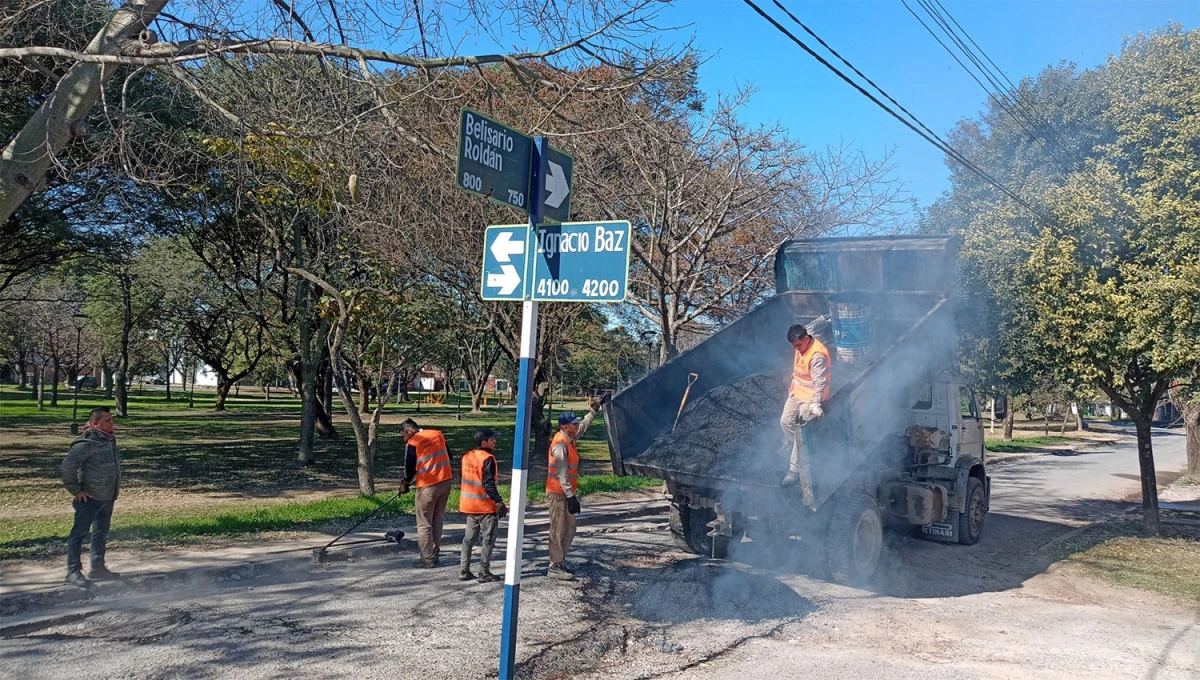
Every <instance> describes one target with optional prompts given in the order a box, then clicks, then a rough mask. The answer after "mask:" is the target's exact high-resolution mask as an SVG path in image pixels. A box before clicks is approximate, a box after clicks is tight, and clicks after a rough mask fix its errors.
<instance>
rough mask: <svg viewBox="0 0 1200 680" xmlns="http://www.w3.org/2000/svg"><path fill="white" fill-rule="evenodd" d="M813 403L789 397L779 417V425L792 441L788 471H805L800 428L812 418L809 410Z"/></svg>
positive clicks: (802, 438) (802, 439)
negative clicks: (803, 468) (802, 465)
mask: <svg viewBox="0 0 1200 680" xmlns="http://www.w3.org/2000/svg"><path fill="white" fill-rule="evenodd" d="M811 405H812V403H811V402H807V401H796V400H795V399H793V398H792V397H788V399H787V403H785V404H784V405H783V415H782V416H781V417H780V418H779V427H781V428H782V429H783V433H784V434H785V435H786V436H787V439H788V441H790V442H791V443H792V457H791V459H790V460H789V461H788V471H790V472H796V473H799V472H802V471H803V470H802V468H801V464H802V463H803V461H804V437H801V436H800V428H802V427H804V426H805V424H807V423H808V421H810V420H812V416H811V415H810V414H809V412H808V408H809V406H811Z"/></svg>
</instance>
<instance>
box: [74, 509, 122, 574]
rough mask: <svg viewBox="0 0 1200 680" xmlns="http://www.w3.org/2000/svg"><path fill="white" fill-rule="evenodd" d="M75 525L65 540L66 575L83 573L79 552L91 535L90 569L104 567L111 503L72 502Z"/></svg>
mask: <svg viewBox="0 0 1200 680" xmlns="http://www.w3.org/2000/svg"><path fill="white" fill-rule="evenodd" d="M72 505H74V506H75V525H74V526H72V527H71V536H70V538H68V539H67V573H68V574H69V573H72V572H77V571H83V562H82V560H81V559H80V552H81V551H82V550H83V542H84V541H86V540H88V536H89V534H90V535H91V540H90V543H91V550H92V569H95V568H96V567H103V566H104V548H105V546H107V545H108V525H109V523H110V522H111V521H112V511H113V501H101V500H97V499H95V498H89V499H87V500H86V501H83V502H80V501H74V502H73V503H72Z"/></svg>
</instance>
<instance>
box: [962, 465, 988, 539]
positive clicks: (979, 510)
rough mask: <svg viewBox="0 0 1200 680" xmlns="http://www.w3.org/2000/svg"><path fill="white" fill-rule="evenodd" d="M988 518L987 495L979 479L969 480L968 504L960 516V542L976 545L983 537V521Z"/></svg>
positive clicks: (972, 478) (971, 478) (970, 478)
mask: <svg viewBox="0 0 1200 680" xmlns="http://www.w3.org/2000/svg"><path fill="white" fill-rule="evenodd" d="M986 518H987V494H986V493H985V492H984V490H983V482H981V481H979V478H977V477H969V478H968V479H967V502H966V506H965V507H964V508H963V511H962V512H960V513H959V514H958V542H959V543H961V544H962V545H975V544H976V543H978V542H979V539H980V538H982V537H983V521H984V519H986Z"/></svg>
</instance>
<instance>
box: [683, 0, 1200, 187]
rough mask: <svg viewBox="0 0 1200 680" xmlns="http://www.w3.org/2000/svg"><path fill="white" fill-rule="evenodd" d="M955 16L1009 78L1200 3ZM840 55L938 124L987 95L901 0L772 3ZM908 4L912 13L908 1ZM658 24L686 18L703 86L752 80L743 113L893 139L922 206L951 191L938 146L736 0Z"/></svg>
mask: <svg viewBox="0 0 1200 680" xmlns="http://www.w3.org/2000/svg"><path fill="white" fill-rule="evenodd" d="M942 1H943V5H944V6H945V7H946V9H948V10H949V11H950V13H951V14H953V16H954V18H955V19H957V20H958V22H959V24H961V25H962V27H963V28H964V29H965V30H966V31H967V32H968V33H969V34H970V35H971V37H973V38H974V39H975V41H976V42H977V43H979V45H980V47H982V48H983V49H984V51H986V52H987V54H988V56H990V57H991V58H992V59H993V60H995V62H996V63H997V64H998V65H999V66H1000V67H1001V68H1002V69H1003V70H1004V72H1005V73H1006V74H1007V75H1008V77H1009V78H1011V79H1012V80H1013V81H1014V82H1017V81H1018V79H1019V78H1021V77H1024V76H1027V75H1033V74H1036V73H1037V72H1038V71H1039V70H1041V69H1042V68H1043V67H1045V66H1047V65H1049V64H1054V63H1058V62H1060V61H1064V60H1065V61H1072V62H1075V63H1076V64H1078V65H1079V66H1081V67H1091V66H1095V65H1098V64H1102V63H1103V62H1104V60H1105V59H1106V57H1107V56H1108V55H1109V54H1113V53H1116V52H1119V51H1120V49H1121V40H1122V37H1123V36H1125V35H1133V34H1136V33H1138V32H1139V31H1149V30H1152V29H1154V28H1155V27H1157V26H1161V25H1163V24H1165V23H1167V22H1169V21H1177V22H1180V23H1182V24H1183V25H1184V26H1185V27H1187V28H1195V27H1196V26H1197V25H1200V0H1186V1H1175V0H1137V1H1125V2H1110V1H1107V0H1084V1H1081V0H1051V1H1034V0H1023V1H1019V2H961V1H954V0H942ZM755 2H756V4H758V5H759V6H760V7H762V8H763V9H764V10H766V11H768V12H769V13H771V14H772V15H774V16H776V17H777V20H778V21H779V22H780V23H781V24H783V25H785V26H787V27H788V29H789V30H792V31H793V32H794V33H796V34H797V35H798V36H799V37H801V38H803V39H806V40H805V41H806V42H809V43H810V44H813V46H814V48H816V47H817V46H816V45H815V43H813V41H811V40H807V36H806V35H805V34H803V32H802V31H801V30H800V29H799V27H798V26H795V24H792V23H791V22H790V20H789V19H787V17H786V16H785V15H784V14H783V13H782V12H779V11H778V10H777V9H776V8H775V7H774V5H773V4H772V3H771V0H755ZM780 2H782V3H783V4H784V5H785V6H787V7H788V9H789V10H791V12H792V13H793V14H795V15H796V16H797V17H798V18H799V19H800V20H801V21H803V22H805V23H806V24H808V26H809V27H810V28H812V29H813V31H815V32H816V33H817V34H818V35H820V36H821V37H822V38H824V39H825V41H826V42H827V43H829V44H830V46H832V47H833V48H834V49H836V50H838V51H839V52H840V53H841V54H842V56H844V57H846V58H847V59H848V60H850V62H851V63H853V64H854V65H855V66H857V67H858V68H859V69H860V70H862V71H863V72H864V73H865V74H866V75H867V76H869V77H870V78H871V79H872V80H874V81H875V82H876V83H878V84H879V85H880V86H881V87H883V88H884V89H885V90H887V91H888V92H889V93H890V94H891V95H892V96H893V97H895V98H896V99H897V100H898V101H899V102H900V103H901V104H904V105H905V106H906V107H907V108H908V109H909V110H910V111H912V112H913V113H914V114H916V115H917V117H919V118H920V119H921V120H923V121H924V122H925V124H927V125H928V126H929V127H930V128H932V129H933V130H935V131H937V132H939V133H942V132H945V131H947V130H949V129H950V128H951V127H953V126H954V124H955V123H956V122H957V121H959V120H960V119H962V118H964V117H972V116H974V115H976V114H977V113H978V112H979V110H980V109H981V108H982V106H983V102H984V101H985V97H986V95H985V94H984V93H983V91H982V90H981V89H980V88H979V86H978V85H977V84H976V83H975V82H974V81H973V80H971V79H970V77H969V76H968V75H967V74H966V73H965V72H964V71H963V70H962V69H961V68H960V67H959V66H958V64H956V63H955V62H954V61H953V60H952V58H951V57H950V55H949V54H947V53H946V51H945V50H943V49H942V47H941V46H939V45H938V44H937V43H936V42H934V40H933V38H932V37H931V36H930V35H929V34H928V33H927V32H926V31H925V29H924V28H922V27H921V25H920V24H919V23H917V20H916V19H914V18H913V17H912V15H911V14H909V13H908V11H907V10H906V9H905V8H904V6H903V5H902V4H901V2H900V0H841V1H837V2H834V1H814V0H780ZM909 4H910V5H912V6H913V7H914V9H917V11H920V10H919V8H918V7H917V5H916V3H915V2H913V1H912V0H910V2H909ZM663 19H664V21H663V23H664V24H672V25H676V26H683V25H685V24H690V26H688V27H687V28H685V29H684V30H685V31H688V32H691V33H693V34H694V35H695V39H696V46H697V47H698V48H699V49H701V50H702V51H704V52H705V53H706V54H707V55H708V57H709V60H708V62H707V63H706V64H705V65H704V66H703V68H702V70H701V83H700V84H701V87H702V88H703V89H704V90H705V91H706V92H709V93H710V94H711V93H715V92H716V91H718V90H720V91H732V90H734V89H735V88H736V87H738V86H739V85H746V84H750V85H754V86H755V87H756V88H757V89H758V93H757V95H756V96H755V97H754V99H753V100H752V101H751V102H750V104H749V105H748V106H747V108H746V109H745V110H744V115H743V118H744V119H745V120H747V121H750V122H763V123H770V122H774V121H779V122H781V123H782V124H783V125H784V126H786V127H787V128H788V129H789V130H790V134H791V135H792V136H793V137H794V138H796V139H798V140H800V141H803V142H804V143H806V144H808V145H809V146H810V147H816V148H821V147H823V146H825V145H828V144H838V143H839V141H840V140H847V141H850V142H853V143H854V144H856V145H858V146H860V147H862V148H863V149H865V150H866V151H867V152H868V153H871V154H881V153H883V152H884V150H885V149H888V148H891V147H895V158H894V161H895V165H896V169H895V177H896V178H897V179H899V180H901V181H902V182H904V183H905V184H906V185H907V187H908V188H909V190H910V191H911V192H912V194H913V195H914V196H915V197H916V198H917V199H918V200H919V202H920V204H921V205H922V206H925V205H928V204H929V203H931V202H932V201H933V200H934V199H936V198H937V197H938V195H939V194H940V193H941V192H942V191H943V190H944V189H946V188H947V181H946V179H947V171H946V167H945V165H944V164H943V162H942V155H941V153H940V152H938V151H937V150H936V149H934V148H933V147H932V146H930V145H929V144H928V143H927V142H925V141H924V140H922V139H921V138H920V137H918V136H917V135H916V134H915V133H913V132H911V131H910V130H908V129H907V128H905V127H904V126H903V125H901V124H900V123H899V122H898V121H896V120H895V119H893V118H891V117H890V116H889V115H888V114H887V113H886V112H884V111H883V110H881V109H879V108H877V107H876V106H875V105H874V104H872V103H871V102H870V101H869V100H867V99H866V98H865V97H863V96H862V95H861V94H859V93H858V92H856V91H855V90H853V89H851V88H850V86H849V85H847V84H845V83H844V82H842V81H841V80H839V79H838V78H837V77H836V76H835V75H834V74H833V73H831V72H830V71H828V70H826V69H825V67H824V66H821V65H820V64H819V63H817V61H816V60H814V59H812V58H811V57H809V56H808V55H807V54H805V53H804V52H803V51H802V50H801V49H800V48H799V47H797V46H796V45H795V44H794V43H792V42H791V41H790V40H789V39H788V38H787V37H786V36H784V35H782V34H781V33H779V32H778V31H776V30H775V28H774V27H772V26H771V25H770V24H769V23H767V22H766V21H765V20H764V19H762V18H761V17H759V16H758V15H757V14H755V13H754V11H753V10H752V9H750V8H749V7H748V6H746V5H745V4H744V3H742V2H741V0H681V2H679V3H678V4H677V5H676V6H674V7H671V8H670V9H668V10H667V11H665V12H664V13H663Z"/></svg>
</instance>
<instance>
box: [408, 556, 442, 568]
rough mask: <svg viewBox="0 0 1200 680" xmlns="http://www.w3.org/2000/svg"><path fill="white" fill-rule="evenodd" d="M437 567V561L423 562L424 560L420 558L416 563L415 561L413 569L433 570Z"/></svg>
mask: <svg viewBox="0 0 1200 680" xmlns="http://www.w3.org/2000/svg"><path fill="white" fill-rule="evenodd" d="M437 565H438V561H437V560H423V559H420V558H418V559H416V560H415V561H413V563H412V568H413V569H433V568H434V567H436V566H437Z"/></svg>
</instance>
